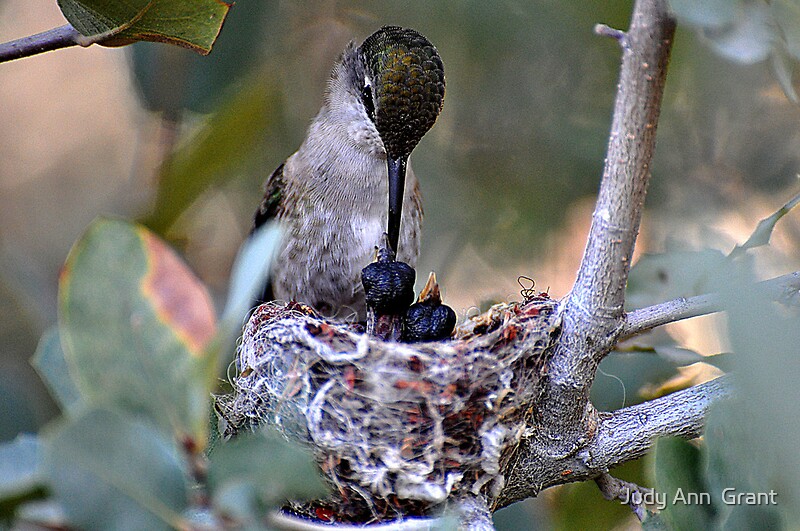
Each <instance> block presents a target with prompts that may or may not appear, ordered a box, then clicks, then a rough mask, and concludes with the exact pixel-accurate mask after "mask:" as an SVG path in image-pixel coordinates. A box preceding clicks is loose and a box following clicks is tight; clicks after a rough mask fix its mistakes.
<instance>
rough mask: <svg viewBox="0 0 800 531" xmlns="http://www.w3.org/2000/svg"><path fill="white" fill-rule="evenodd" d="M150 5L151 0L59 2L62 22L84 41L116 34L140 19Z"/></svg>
mask: <svg viewBox="0 0 800 531" xmlns="http://www.w3.org/2000/svg"><path fill="white" fill-rule="evenodd" d="M152 4H153V0H126V1H124V2H120V1H112V0H58V7H59V8H61V12H62V13H63V14H64V18H66V19H67V21H68V22H69V23H70V24H72V27H74V28H75V29H76V30H78V31H79V32H80V33H81V35H84V36H86V37H98V36H105V35H113V34H115V33H119V32H120V31H122V30H123V29H124V28H126V27H129V26H131V25H132V24H133V23H134V22H136V21H137V20H138V19H140V18H141V17H142V16H143V15H144V13H145V12H146V11H147V10H148V9H149V8H150V6H151V5H152Z"/></svg>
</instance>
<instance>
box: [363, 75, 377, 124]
mask: <svg viewBox="0 0 800 531" xmlns="http://www.w3.org/2000/svg"><path fill="white" fill-rule="evenodd" d="M361 101H362V102H363V103H364V108H365V109H366V110H367V115H368V116H369V119H370V120H372V121H373V122H374V121H375V102H373V101H372V87H371V86H370V84H369V83H365V84H364V87H363V88H362V89H361Z"/></svg>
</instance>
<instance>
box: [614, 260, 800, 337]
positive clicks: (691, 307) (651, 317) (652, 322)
mask: <svg viewBox="0 0 800 531" xmlns="http://www.w3.org/2000/svg"><path fill="white" fill-rule="evenodd" d="M758 287H759V288H760V289H762V290H764V292H766V293H767V294H768V295H769V296H770V297H771V298H773V299H774V300H776V301H781V302H785V303H794V304H798V303H800V271H795V272H794V273H789V274H787V275H782V276H780V277H776V278H773V279H770V280H765V281H763V282H760V283H759V284H758ZM722 309H723V308H722V307H721V304H720V299H719V296H718V295H717V294H714V293H709V294H705V295H698V296H696V297H690V298H685V297H681V298H679V299H674V300H671V301H667V302H664V303H662V304H656V305H654V306H648V307H647V308H642V309H640V310H634V311H632V312H630V313H628V315H627V317H626V319H625V324H624V326H623V328H622V332H621V335H620V337H621V338H622V339H624V338H627V337H630V336H633V335H636V334H639V333H641V332H645V331H647V330H652V329H653V328H656V327H658V326H662V325H665V324H668V323H674V322H675V321H680V320H683V319H689V318H691V317H698V316H700V315H707V314H709V313H714V312H718V311H721V310H722Z"/></svg>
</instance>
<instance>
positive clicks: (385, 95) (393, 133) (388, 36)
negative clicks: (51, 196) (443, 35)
mask: <svg viewBox="0 0 800 531" xmlns="http://www.w3.org/2000/svg"><path fill="white" fill-rule="evenodd" d="M358 52H359V54H360V55H361V57H362V60H363V61H364V65H365V67H366V70H367V76H368V80H369V81H370V82H371V84H372V91H373V94H372V97H373V99H374V121H375V128H376V129H377V130H378V133H380V135H381V139H382V140H383V145H384V147H385V148H386V152H387V154H388V155H389V156H390V157H393V158H397V157H401V156H408V155H409V154H410V153H411V151H412V150H413V149H414V147H415V146H416V145H417V143H418V142H419V141H420V139H421V138H422V137H423V136H424V135H425V133H427V132H428V130H429V129H430V128H431V127H432V126H433V123H434V122H435V121H436V118H437V116H439V112H441V110H442V102H443V101H444V66H443V65H442V60H441V58H440V57H439V52H437V51H436V47H435V46H434V45H433V44H431V42H430V41H429V40H428V39H426V38H425V37H424V36H422V35H421V34H419V33H418V32H416V31H414V30H412V29H406V28H400V27H397V26H384V27H383V28H381V29H379V30H378V31H376V32H375V33H373V34H372V35H370V36H369V37H367V39H366V40H365V41H364V43H363V44H362V45H361V46H360V47H359V49H358ZM365 88H367V87H365ZM369 104H371V102H368V101H365V105H367V106H369Z"/></svg>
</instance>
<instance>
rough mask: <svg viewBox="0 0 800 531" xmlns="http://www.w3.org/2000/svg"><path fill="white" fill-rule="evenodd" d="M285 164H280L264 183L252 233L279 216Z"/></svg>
mask: <svg viewBox="0 0 800 531" xmlns="http://www.w3.org/2000/svg"><path fill="white" fill-rule="evenodd" d="M283 166H284V164H281V165H280V166H278V167H277V168H276V169H275V171H274V172H272V175H270V176H269V177H268V178H267V182H266V183H265V184H264V198H263V199H262V200H261V204H260V205H258V210H256V214H255V216H254V217H253V228H252V229H250V234H252V233H253V232H254V231H255V230H256V229H257V228H259V227H260V226H262V225H263V224H264V223H266V222H267V221H269V220H271V219H274V218H276V217H277V216H278V211H279V210H280V207H281V202H282V201H281V200H282V198H283Z"/></svg>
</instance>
